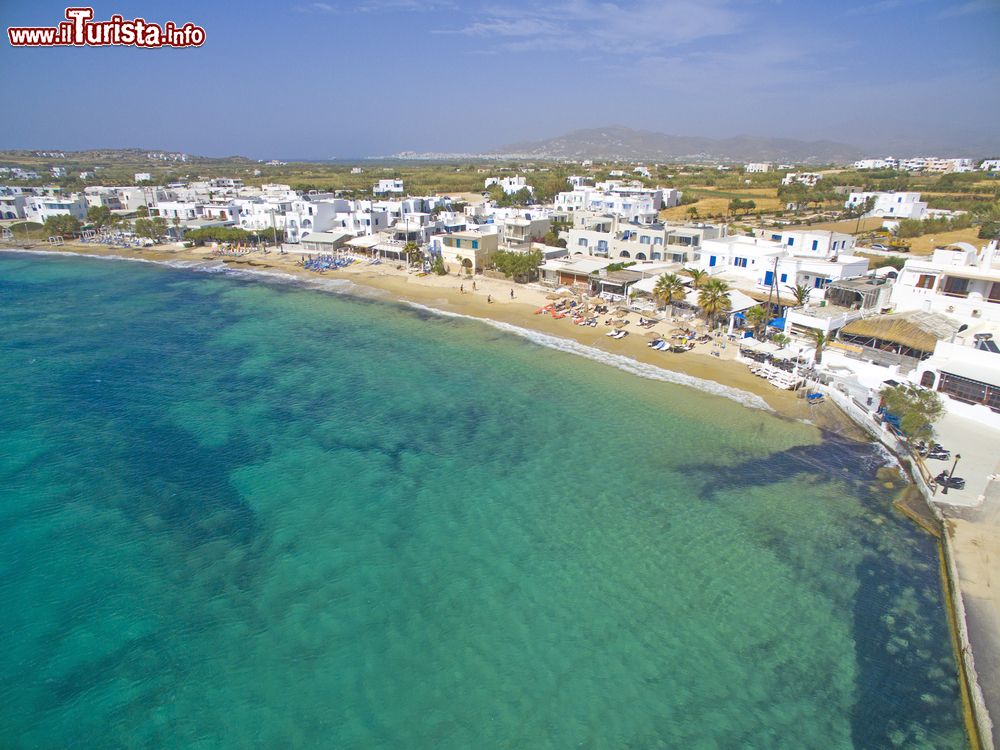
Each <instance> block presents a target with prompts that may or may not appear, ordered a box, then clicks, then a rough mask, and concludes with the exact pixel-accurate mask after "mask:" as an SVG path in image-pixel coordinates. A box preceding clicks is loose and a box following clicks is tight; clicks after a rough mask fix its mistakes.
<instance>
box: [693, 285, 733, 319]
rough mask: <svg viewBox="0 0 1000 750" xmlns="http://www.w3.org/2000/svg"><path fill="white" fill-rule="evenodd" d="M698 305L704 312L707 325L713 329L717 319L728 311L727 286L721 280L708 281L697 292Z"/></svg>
mask: <svg viewBox="0 0 1000 750" xmlns="http://www.w3.org/2000/svg"><path fill="white" fill-rule="evenodd" d="M698 305H699V306H700V307H701V309H702V310H704V311H705V316H706V317H707V318H708V322H709V325H710V326H712V327H715V325H716V324H717V322H718V318H719V316H720V315H722V314H723V313H726V312H728V311H729V308H730V307H732V302H731V301H730V299H729V284H727V283H726V282H725V281H723V280H722V279H709V280H708V281H706V282H705V283H703V284H702V285H701V288H700V289H699V290H698Z"/></svg>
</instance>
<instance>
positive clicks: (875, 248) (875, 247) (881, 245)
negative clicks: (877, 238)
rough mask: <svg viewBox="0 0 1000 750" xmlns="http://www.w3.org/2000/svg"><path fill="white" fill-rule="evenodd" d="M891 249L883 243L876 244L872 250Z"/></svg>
mask: <svg viewBox="0 0 1000 750" xmlns="http://www.w3.org/2000/svg"><path fill="white" fill-rule="evenodd" d="M888 249H889V248H888V247H886V246H885V245H883V244H882V243H881V242H876V243H875V244H874V245H872V250H888Z"/></svg>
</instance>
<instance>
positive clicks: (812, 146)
mask: <svg viewBox="0 0 1000 750" xmlns="http://www.w3.org/2000/svg"><path fill="white" fill-rule="evenodd" d="M493 153H496V154H516V155H520V156H530V157H533V158H537V159H542V158H549V159H608V160H615V161H630V160H650V161H682V160H684V161H731V162H747V161H777V162H787V163H794V164H802V163H807V162H814V163H822V164H828V163H831V162H851V161H854V160H856V159H860V158H862V156H864V152H863V151H862V150H861V149H859V148H857V147H855V146H849V145H847V144H845V143H837V142H835V141H797V140H794V139H792V138H757V137H753V136H747V135H741V136H736V137H734V138H705V137H702V136H685V135H667V134H666V133H653V132H650V131H647V130H633V129H631V128H626V127H623V126H621V125H612V126H610V127H606V128H589V129H587V130H574V131H573V132H572V133H567V134H566V135H562V136H559V137H557V138H549V139H546V140H542V141H523V142H521V143H512V144H510V145H508V146H503V147H502V148H499V149H497V150H496V151H494V152H493Z"/></svg>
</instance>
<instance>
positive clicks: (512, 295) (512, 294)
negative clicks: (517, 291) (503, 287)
mask: <svg viewBox="0 0 1000 750" xmlns="http://www.w3.org/2000/svg"><path fill="white" fill-rule="evenodd" d="M510 298H511V299H514V290H513V289H511V290H510Z"/></svg>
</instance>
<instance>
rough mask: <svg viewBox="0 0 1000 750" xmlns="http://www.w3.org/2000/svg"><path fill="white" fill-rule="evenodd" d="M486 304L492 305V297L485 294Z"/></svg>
mask: <svg viewBox="0 0 1000 750" xmlns="http://www.w3.org/2000/svg"><path fill="white" fill-rule="evenodd" d="M486 303H487V304H489V305H492V304H493V295H492V294H487V295H486Z"/></svg>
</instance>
